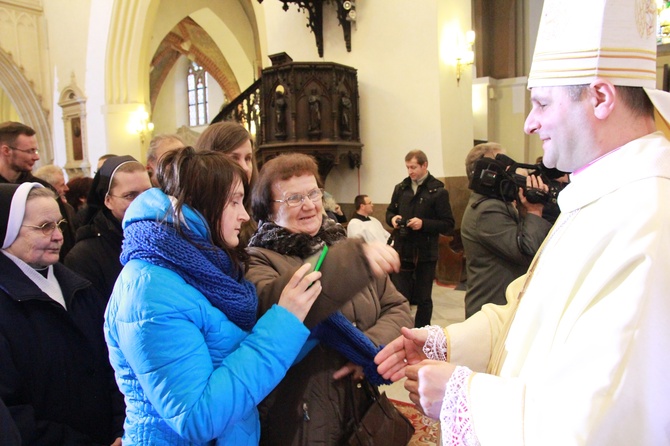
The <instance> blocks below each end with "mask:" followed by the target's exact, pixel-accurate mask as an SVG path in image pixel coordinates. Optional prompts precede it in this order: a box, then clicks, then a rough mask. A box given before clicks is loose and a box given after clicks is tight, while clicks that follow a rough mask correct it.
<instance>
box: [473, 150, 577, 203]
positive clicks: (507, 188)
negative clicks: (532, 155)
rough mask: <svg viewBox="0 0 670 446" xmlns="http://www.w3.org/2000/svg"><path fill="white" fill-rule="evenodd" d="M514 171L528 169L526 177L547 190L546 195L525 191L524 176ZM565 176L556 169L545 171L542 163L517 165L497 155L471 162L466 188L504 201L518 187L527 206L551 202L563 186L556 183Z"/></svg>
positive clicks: (539, 191)
mask: <svg viewBox="0 0 670 446" xmlns="http://www.w3.org/2000/svg"><path fill="white" fill-rule="evenodd" d="M518 168H524V169H527V170H528V175H536V176H539V177H540V178H542V181H543V182H544V183H545V184H546V185H547V186H548V187H549V192H545V191H543V190H541V189H536V188H526V176H524V175H520V174H518V173H516V170H517V169H518ZM563 175H565V172H561V171H560V170H557V169H549V168H547V167H545V166H544V165H543V164H542V163H540V164H522V163H517V162H516V161H514V160H513V159H512V158H510V157H509V156H507V155H503V154H502V153H499V154H498V155H496V157H495V159H494V158H480V159H478V160H477V162H476V163H475V170H474V173H473V175H472V179H471V180H470V184H469V187H470V189H472V190H473V191H475V192H477V193H478V194H481V195H485V196H487V197H492V198H497V199H499V200H503V201H506V202H511V201H514V200H516V199H517V197H518V190H519V188H522V189H523V191H524V194H525V195H526V199H527V200H528V202H529V203H542V204H548V203H555V202H556V198H557V197H558V193H559V192H560V191H561V190H563V187H564V185H563V184H562V183H559V182H557V181H554V180H556V179H557V178H560V177H562V176H563Z"/></svg>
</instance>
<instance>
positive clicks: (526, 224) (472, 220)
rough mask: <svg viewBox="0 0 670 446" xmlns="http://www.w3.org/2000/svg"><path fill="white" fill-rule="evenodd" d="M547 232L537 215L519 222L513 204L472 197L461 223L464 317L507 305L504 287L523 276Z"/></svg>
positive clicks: (549, 227) (476, 196)
mask: <svg viewBox="0 0 670 446" xmlns="http://www.w3.org/2000/svg"><path fill="white" fill-rule="evenodd" d="M549 229H551V223H549V222H548V221H546V220H545V219H543V218H541V217H538V216H537V215H533V214H528V215H526V217H525V218H521V217H520V216H519V213H518V212H517V210H516V208H514V206H513V205H512V204H510V203H505V202H504V201H502V200H498V199H495V198H489V197H485V196H483V195H480V194H478V193H475V192H473V193H472V195H471V196H470V201H469V202H468V206H467V207H466V208H465V213H464V214H463V221H462V223H461V238H462V240H463V249H464V251H465V258H466V267H467V273H468V289H467V291H466V293H465V314H466V317H470V316H472V315H473V314H475V313H476V312H477V311H479V310H480V309H481V307H482V305H484V304H488V303H494V304H498V305H504V304H505V303H506V302H507V300H506V299H505V289H506V288H507V285H509V284H510V283H511V282H512V281H513V280H514V279H516V278H517V277H519V276H521V275H522V274H524V273H525V272H526V270H527V269H528V267H529V266H530V262H531V260H533V257H534V256H535V253H536V252H537V250H538V248H539V247H540V245H541V244H542V242H543V241H544V238H545V237H546V235H547V233H548V232H549Z"/></svg>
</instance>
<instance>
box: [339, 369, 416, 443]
mask: <svg viewBox="0 0 670 446" xmlns="http://www.w3.org/2000/svg"><path fill="white" fill-rule="evenodd" d="M361 385H362V386H363V387H364V388H365V389H366V392H367V393H368V395H369V396H370V398H371V400H372V405H371V406H370V407H369V408H368V409H367V410H366V411H365V414H363V416H362V417H359V416H358V414H357V413H356V414H355V415H356V421H355V423H354V431H353V433H352V434H351V435H350V436H349V440H348V441H347V443H346V444H347V445H349V446H406V445H407V443H409V441H410V440H411V438H412V435H414V426H412V422H411V421H409V420H408V419H407V418H406V417H405V416H404V415H403V414H402V413H400V411H399V410H398V409H396V408H395V406H394V405H393V403H392V402H391V401H390V400H389V399H388V397H387V396H386V392H384V393H382V394H380V393H379V390H377V387H375V386H373V385H371V384H370V383H368V382H367V381H365V380H364V381H363V382H362V383H361ZM354 405H355V404H354Z"/></svg>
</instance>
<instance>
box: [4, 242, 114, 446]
mask: <svg viewBox="0 0 670 446" xmlns="http://www.w3.org/2000/svg"><path fill="white" fill-rule="evenodd" d="M53 267H54V274H55V276H56V278H57V279H58V282H59V284H60V286H61V289H62V292H63V297H64V299H65V303H66V305H67V310H65V308H63V307H62V306H61V305H60V304H59V303H57V302H55V301H53V300H52V299H51V298H49V297H48V296H47V295H46V294H45V293H44V292H42V291H41V290H40V288H39V287H38V286H37V285H35V283H34V282H33V281H31V280H30V279H29V278H28V277H27V276H26V275H25V274H24V273H23V272H22V271H21V270H20V269H19V267H18V266H16V264H15V263H14V262H13V261H12V260H10V259H9V258H8V257H7V256H5V255H4V254H0V271H2V274H1V275H0V370H1V371H2V372H1V373H0V398H1V399H2V400H3V401H4V403H5V405H6V406H7V407H8V408H9V411H10V413H11V415H12V418H13V419H14V422H15V423H16V425H17V426H18V428H19V430H20V432H21V437H22V440H23V442H24V444H40V445H59V446H60V445H97V444H105V445H109V444H111V442H112V441H113V440H114V439H115V438H116V437H120V436H121V435H122V428H123V419H124V410H125V408H124V403H123V397H122V395H121V393H120V392H119V391H118V388H117V387H116V383H115V382H114V377H113V372H112V368H111V366H110V365H109V360H108V354H107V347H106V345H105V340H104V337H103V329H102V326H103V311H104V308H103V306H102V304H101V299H100V297H99V296H98V295H97V292H96V291H95V290H94V289H93V288H92V287H91V286H90V283H89V282H88V281H86V280H84V279H82V278H81V277H79V276H77V275H76V274H75V273H73V272H71V271H70V270H69V269H67V268H66V267H65V266H63V265H61V264H60V263H57V264H55V265H54V266H53Z"/></svg>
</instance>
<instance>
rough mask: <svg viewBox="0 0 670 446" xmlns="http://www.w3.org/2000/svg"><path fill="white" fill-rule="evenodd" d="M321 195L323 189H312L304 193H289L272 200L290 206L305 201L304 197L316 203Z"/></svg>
mask: <svg viewBox="0 0 670 446" xmlns="http://www.w3.org/2000/svg"><path fill="white" fill-rule="evenodd" d="M321 197H323V189H319V188H317V189H312V190H311V191H309V192H307V193H306V194H291V195H289V196H288V197H286V198H284V199H283V200H274V201H275V203H285V204H286V206H288V207H290V208H292V207H296V206H300V205H302V204H303V203H304V202H305V198H309V199H310V200H311V201H312V202H314V203H318V202H319V200H320V199H321Z"/></svg>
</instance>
